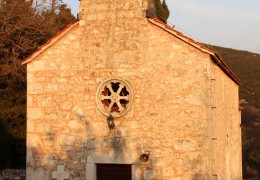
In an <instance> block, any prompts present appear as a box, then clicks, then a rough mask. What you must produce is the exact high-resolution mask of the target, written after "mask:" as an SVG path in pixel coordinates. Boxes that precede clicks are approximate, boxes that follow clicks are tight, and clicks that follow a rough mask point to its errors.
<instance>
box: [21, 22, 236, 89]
mask: <svg viewBox="0 0 260 180" xmlns="http://www.w3.org/2000/svg"><path fill="white" fill-rule="evenodd" d="M148 20H149V22H150V23H152V24H154V25H156V26H158V27H160V28H162V29H164V30H166V31H167V32H169V33H171V34H172V35H174V36H175V37H177V38H179V39H181V40H182V41H184V42H186V43H188V44H190V45H192V46H194V47H195V48H197V49H199V50H201V51H202V52H204V53H208V54H209V55H210V56H211V59H212V60H213V62H214V63H215V64H217V65H218V66H219V67H220V68H221V69H222V70H223V71H224V72H225V73H226V74H227V75H228V76H229V77H230V78H231V79H232V80H233V81H234V82H236V83H237V84H238V85H240V84H241V80H240V79H239V78H238V77H237V76H236V75H235V74H234V73H233V72H232V71H231V69H230V68H229V67H228V66H227V65H226V63H225V62H224V61H223V59H222V58H221V56H220V55H219V54H218V53H217V52H216V51H213V50H211V49H209V48H207V47H206V46H204V45H203V44H201V43H199V42H196V41H195V40H193V39H191V38H190V37H188V36H185V35H184V34H182V33H181V32H179V31H177V30H176V29H174V28H172V27H171V26H169V25H167V24H165V23H163V22H162V21H160V20H159V19H157V18H149V17H148ZM78 24H79V21H76V22H74V23H72V24H70V25H68V26H67V27H66V28H64V29H63V30H61V31H60V32H58V33H57V34H56V35H55V36H54V37H53V38H51V39H50V40H48V41H47V42H46V43H45V44H43V45H42V46H40V47H39V48H38V49H37V50H36V51H35V52H34V53H33V54H32V55H30V56H29V57H28V58H27V59H25V60H24V61H23V62H22V64H26V63H28V62H30V61H32V60H33V59H34V58H35V57H37V56H38V55H40V54H41V53H42V52H43V51H44V50H46V49H47V48H48V47H49V46H50V45H51V44H53V43H54V42H56V41H57V40H58V39H60V38H61V37H62V36H63V35H65V34H66V33H67V32H69V31H70V30H71V29H72V28H73V27H75V26H77V25H78Z"/></svg>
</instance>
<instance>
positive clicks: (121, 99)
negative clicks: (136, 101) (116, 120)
mask: <svg viewBox="0 0 260 180" xmlns="http://www.w3.org/2000/svg"><path fill="white" fill-rule="evenodd" d="M97 104H98V108H99V110H100V111H101V112H102V113H103V114H104V115H106V116H109V115H110V114H111V115H113V116H114V117H119V116H122V115H124V114H125V113H126V112H127V111H128V110H129V109H130V106H131V104H132V92H131V89H130V86H129V84H128V83H127V82H126V81H123V80H122V79H110V80H107V81H105V82H103V83H102V84H101V85H100V86H99V88H98V91H97Z"/></svg>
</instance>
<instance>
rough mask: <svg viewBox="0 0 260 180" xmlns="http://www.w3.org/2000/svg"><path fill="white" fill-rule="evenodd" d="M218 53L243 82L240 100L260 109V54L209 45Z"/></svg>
mask: <svg viewBox="0 0 260 180" xmlns="http://www.w3.org/2000/svg"><path fill="white" fill-rule="evenodd" d="M207 46H209V47H210V48H211V49H213V50H215V51H217V52H218V53H219V54H220V55H221V57H222V58H223V59H224V61H225V62H226V63H227V65H228V66H229V67H230V68H231V69H232V71H233V72H234V73H235V74H237V76H238V77H239V78H240V79H241V80H242V85H241V86H240V92H239V95H240V99H245V100H246V101H247V102H248V105H249V106H255V107H257V108H260V98H259V97H260V54H256V53H251V52H248V51H240V50H235V49H230V48H223V47H218V46H212V45H207Z"/></svg>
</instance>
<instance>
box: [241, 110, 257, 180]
mask: <svg viewBox="0 0 260 180" xmlns="http://www.w3.org/2000/svg"><path fill="white" fill-rule="evenodd" d="M259 136H260V109H258V108H255V107H246V108H245V109H244V110H243V111H242V142H243V156H242V157H243V175H244V178H251V177H255V176H259V175H260V141H259Z"/></svg>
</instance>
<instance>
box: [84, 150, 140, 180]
mask: <svg viewBox="0 0 260 180" xmlns="http://www.w3.org/2000/svg"><path fill="white" fill-rule="evenodd" d="M133 162H135V161H134V160H131V159H130V160H123V159H121V158H117V159H113V158H111V157H109V156H108V155H106V154H103V155H98V156H95V157H92V156H88V159H87V164H86V180H96V179H97V177H96V166H97V164H128V165H132V180H141V173H140V170H139V168H138V165H137V164H134V163H133Z"/></svg>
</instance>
